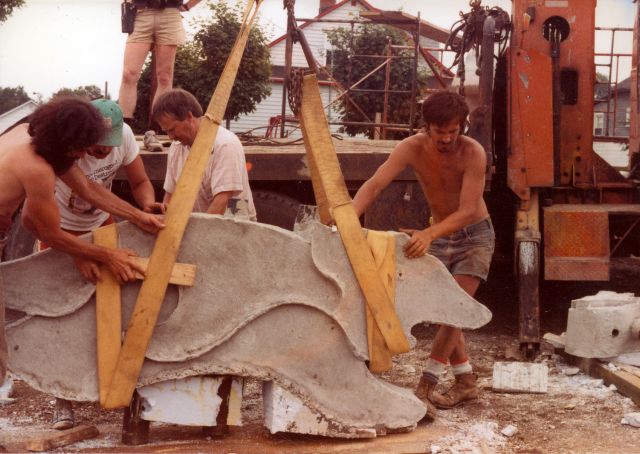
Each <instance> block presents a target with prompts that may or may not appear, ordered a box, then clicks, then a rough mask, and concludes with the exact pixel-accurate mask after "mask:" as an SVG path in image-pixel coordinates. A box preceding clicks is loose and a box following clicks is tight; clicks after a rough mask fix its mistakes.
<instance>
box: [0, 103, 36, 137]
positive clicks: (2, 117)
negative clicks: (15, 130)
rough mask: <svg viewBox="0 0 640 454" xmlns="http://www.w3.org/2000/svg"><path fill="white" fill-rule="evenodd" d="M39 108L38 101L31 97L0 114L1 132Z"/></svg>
mask: <svg viewBox="0 0 640 454" xmlns="http://www.w3.org/2000/svg"><path fill="white" fill-rule="evenodd" d="M37 108H38V103H36V102H35V101H33V100H31V99H30V100H29V101H27V102H25V103H24V104H20V105H19V106H18V107H14V108H13V109H11V110H8V111H6V112H4V113H2V114H0V134H2V133H3V132H5V131H6V130H7V129H9V128H10V127H12V126H13V125H15V124H17V123H19V122H20V120H22V119H24V118H25V117H28V116H29V115H31V114H32V113H33V112H34V111H35V110H36V109H37Z"/></svg>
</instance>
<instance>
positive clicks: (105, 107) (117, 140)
mask: <svg viewBox="0 0 640 454" xmlns="http://www.w3.org/2000/svg"><path fill="white" fill-rule="evenodd" d="M91 104H92V105H93V107H95V108H96V109H98V110H99V111H100V113H101V114H102V117H103V118H104V123H105V126H106V127H107V132H106V133H105V135H104V136H102V139H100V140H99V141H98V145H101V146H104V147H119V146H120V145H122V123H123V118H122V109H120V106H119V105H118V104H117V103H115V102H114V101H111V100H110V99H94V100H93V101H91Z"/></svg>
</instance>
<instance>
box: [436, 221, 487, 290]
mask: <svg viewBox="0 0 640 454" xmlns="http://www.w3.org/2000/svg"><path fill="white" fill-rule="evenodd" d="M495 243H496V234H495V232H494V231H493V224H492V223H491V219H490V218H486V219H483V220H482V221H480V222H477V223H475V224H471V225H469V226H467V227H464V228H462V229H460V230H458V231H457V232H454V233H452V234H451V235H449V236H445V237H442V238H438V239H437V240H435V241H433V242H432V243H431V246H430V247H429V254H431V255H433V256H434V257H436V258H438V259H440V261H441V262H442V263H444V265H445V266H446V267H447V269H448V270H449V271H450V272H451V274H453V275H454V276H455V275H456V274H465V275H468V276H475V277H478V278H480V279H482V280H483V281H486V280H487V276H488V275H489V267H490V265H491V257H492V256H493V251H494V250H495Z"/></svg>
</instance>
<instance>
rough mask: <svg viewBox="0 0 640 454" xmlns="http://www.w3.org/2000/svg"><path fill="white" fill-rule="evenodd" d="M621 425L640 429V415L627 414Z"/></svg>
mask: <svg viewBox="0 0 640 454" xmlns="http://www.w3.org/2000/svg"><path fill="white" fill-rule="evenodd" d="M620 423H621V424H628V425H630V426H632V427H640V413H637V412H635V413H627V414H626V415H624V418H622V421H620Z"/></svg>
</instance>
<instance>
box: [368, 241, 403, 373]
mask: <svg viewBox="0 0 640 454" xmlns="http://www.w3.org/2000/svg"><path fill="white" fill-rule="evenodd" d="M367 243H368V244H369V247H370V248H371V253H372V254H373V258H374V260H375V262H376V266H377V267H378V273H379V274H380V277H381V279H382V283H383V284H384V287H385V289H386V290H387V295H388V296H389V299H390V300H391V301H395V298H396V241H395V238H394V237H393V236H391V235H390V234H389V233H387V232H378V231H375V230H369V231H368V232H367ZM365 307H366V310H367V344H368V346H369V370H370V371H371V372H386V371H388V370H390V369H391V368H392V367H393V361H392V360H391V352H390V351H389V349H388V348H387V344H386V343H385V341H384V337H383V336H382V333H381V332H380V328H378V325H377V324H376V322H375V320H374V318H373V314H371V310H370V309H369V306H365Z"/></svg>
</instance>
